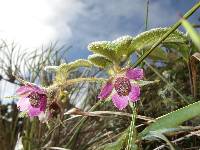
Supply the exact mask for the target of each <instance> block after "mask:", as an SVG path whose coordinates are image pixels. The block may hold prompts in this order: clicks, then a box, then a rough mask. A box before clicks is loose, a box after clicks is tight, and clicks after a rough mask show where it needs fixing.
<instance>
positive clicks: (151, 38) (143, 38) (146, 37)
mask: <svg viewBox="0 0 200 150" xmlns="http://www.w3.org/2000/svg"><path fill="white" fill-rule="evenodd" d="M170 29H171V28H155V29H151V30H149V31H146V32H143V33H141V34H139V35H137V36H136V37H134V38H133V40H132V42H131V46H130V48H129V49H130V51H129V53H128V55H131V54H132V53H133V52H134V51H135V50H136V51H138V52H141V51H142V50H148V49H150V48H151V47H152V46H153V45H154V44H155V43H156V42H157V41H158V40H159V39H160V38H161V37H162V36H163V35H164V34H165V33H166V32H168V31H169V30H170ZM187 41H188V38H187V37H186V36H185V35H184V33H182V32H180V31H178V30H176V31H174V32H173V33H171V34H170V35H169V36H168V37H167V39H165V40H164V41H163V42H162V44H163V46H164V44H165V43H179V44H186V42H187ZM156 51H157V52H156ZM156 51H155V52H154V54H152V53H151V54H150V56H153V55H155V54H157V53H158V54H157V56H159V55H160V54H162V55H163V57H164V58H165V56H164V55H165V54H164V52H162V49H157V50H156Z"/></svg>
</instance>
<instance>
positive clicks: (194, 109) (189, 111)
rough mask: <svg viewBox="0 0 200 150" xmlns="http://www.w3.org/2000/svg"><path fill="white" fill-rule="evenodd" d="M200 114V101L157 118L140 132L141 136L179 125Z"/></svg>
mask: <svg viewBox="0 0 200 150" xmlns="http://www.w3.org/2000/svg"><path fill="white" fill-rule="evenodd" d="M198 115H200V101H198V102H195V103H193V104H190V105H188V106H186V107H183V108H181V109H178V110H176V111H173V112H170V113H168V114H166V115H164V116H161V117H159V118H157V119H156V121H155V122H154V123H152V124H150V125H149V126H148V127H147V128H145V129H144V130H143V131H142V132H141V133H140V134H139V137H141V138H142V137H145V136H146V135H147V134H149V133H150V132H151V131H156V130H161V129H166V128H174V127H177V126H178V125H180V124H181V123H183V122H184V121H187V120H190V119H192V118H194V117H196V116H198Z"/></svg>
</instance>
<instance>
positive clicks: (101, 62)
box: [88, 54, 112, 68]
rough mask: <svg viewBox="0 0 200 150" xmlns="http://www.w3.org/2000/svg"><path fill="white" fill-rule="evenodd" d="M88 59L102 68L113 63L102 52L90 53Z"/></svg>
mask: <svg viewBox="0 0 200 150" xmlns="http://www.w3.org/2000/svg"><path fill="white" fill-rule="evenodd" d="M88 60H89V61H90V62H91V63H92V64H94V65H95V66H98V67H102V68H105V67H108V66H110V65H112V62H111V61H110V60H108V59H107V58H105V57H104V56H102V55H100V54H93V55H89V56H88Z"/></svg>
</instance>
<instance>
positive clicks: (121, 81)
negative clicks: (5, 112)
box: [114, 77, 131, 96]
mask: <svg viewBox="0 0 200 150" xmlns="http://www.w3.org/2000/svg"><path fill="white" fill-rule="evenodd" d="M114 87H115V90H116V91H117V93H118V94H119V96H127V95H128V94H129V93H130V91H131V83H130V81H129V79H128V78H125V77H119V78H117V79H116V80H115V84H114Z"/></svg>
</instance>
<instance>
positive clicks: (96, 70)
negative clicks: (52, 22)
mask: <svg viewBox="0 0 200 150" xmlns="http://www.w3.org/2000/svg"><path fill="white" fill-rule="evenodd" d="M199 7H200V2H198V3H197V4H196V5H195V6H194V7H193V8H191V9H190V10H189V11H188V12H187V13H186V14H185V15H184V16H183V17H182V18H181V19H180V20H179V21H178V22H177V23H175V24H174V25H173V26H171V27H168V28H155V29H151V30H148V31H145V32H143V33H141V34H139V35H137V36H135V37H133V36H123V37H120V38H118V39H116V40H114V41H95V42H92V43H90V44H89V45H88V49H89V50H90V51H91V52H92V53H93V54H91V55H89V56H88V59H80V60H76V61H73V62H68V61H67V60H66V59H65V58H64V57H63V56H64V55H63V53H65V52H66V50H67V49H69V48H70V47H68V48H65V47H61V48H57V46H56V44H52V45H50V46H49V48H47V49H45V50H44V49H42V50H35V51H34V52H32V53H31V54H30V53H28V52H22V53H19V49H18V47H17V46H16V45H15V44H14V43H12V44H7V42H5V41H3V42H2V43H1V49H0V53H1V54H2V55H3V56H5V58H6V59H2V58H0V61H1V66H0V67H1V71H2V72H1V74H2V75H1V76H0V80H1V81H3V80H6V81H8V82H11V83H12V84H16V85H17V86H19V89H20V88H21V91H20V90H19V89H18V92H17V94H16V95H17V96H18V97H10V98H9V99H8V98H4V99H6V100H9V101H10V100H11V99H13V102H12V103H6V104H3V103H2V104H0V129H1V131H0V146H1V149H3V150H7V149H14V148H16V145H17V146H20V143H21V142H22V144H21V146H22V145H23V148H21V149H25V150H37V149H55V150H56V149H62V150H65V149H72V150H77V149H78V150H85V149H88V150H92V149H98V150H121V149H126V150H138V149H146V150H148V149H150V150H151V149H155V150H158V149H172V150H173V149H199V148H200V138H199V131H200V126H199V123H200V119H199V116H200V101H199V98H200V94H199V92H198V91H199V85H200V83H199V80H198V78H199V73H198V70H199V67H200V66H199V60H200V53H199V50H200V34H199V33H198V31H197V30H196V29H195V26H193V25H192V24H191V23H189V22H188V21H187V20H186V19H187V18H189V17H190V16H191V15H192V14H193V13H195V11H196V10H197V9H198V8H199ZM147 10H148V9H147ZM147 14H148V13H147ZM147 16H148V15H147ZM146 24H147V22H146ZM181 25H182V26H183V27H184V29H185V30H186V33H183V32H181V31H179V30H178V27H180V26H181ZM197 27H198V26H197ZM20 52H21V51H20ZM132 56H135V57H136V58H137V61H136V62H134V60H135V59H132ZM16 58H17V59H16ZM22 65H23V67H22ZM133 69H138V70H137V72H135V71H136V70H134V71H133ZM132 71H133V72H132ZM143 74H144V77H143ZM122 81H123V82H122ZM116 82H117V83H116ZM33 83H39V84H37V86H36V85H35V84H33ZM39 85H40V86H39ZM129 85H130V86H129ZM136 86H137V87H139V89H137V90H136V89H135V90H132V89H133V88H134V87H136ZM23 87H26V90H27V88H29V87H31V92H30V91H28V92H29V93H28V94H27V91H26V90H25V89H22V88H23ZM36 88H39V91H38V89H36ZM105 88H106V90H105V91H104V89H105ZM19 91H20V92H19ZM41 91H42V92H41ZM131 91H133V93H132V95H130V93H131ZM32 93H34V94H38V95H39V96H41V95H42V96H44V95H45V96H46V97H45V100H46V101H47V104H45V105H46V108H45V110H44V116H43V117H42V119H41V116H40V114H37V115H35V117H31V116H30V113H29V112H27V111H25V110H22V107H23V106H24V105H23V104H19V101H20V100H22V101H24V99H23V98H21V97H23V96H24V95H26V94H27V95H28V96H27V95H26V96H27V98H29V101H30V103H31V102H32V101H31V100H36V98H35V97H34V98H35V99H34V98H33V94H32ZM99 93H100V94H99ZM116 94H118V99H115V97H116ZM127 94H128V96H129V100H127V103H126V104H125V103H124V102H125V101H126V98H127V97H126V96H127ZM38 95H36V96H38ZM34 96H35V95H34ZM119 97H120V98H121V99H120V101H121V102H117V100H119ZM40 99H41V98H40ZM40 99H37V100H40ZM16 102H17V104H16ZM34 102H38V101H34ZM33 104H34V105H37V103H31V106H34V105H33ZM17 106H18V107H20V108H19V109H20V110H22V111H21V112H20V111H19V109H18V108H17ZM42 112H43V110H42ZM39 113H41V112H39ZM37 116H38V117H37ZM18 149H20V148H19V147H18Z"/></svg>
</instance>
